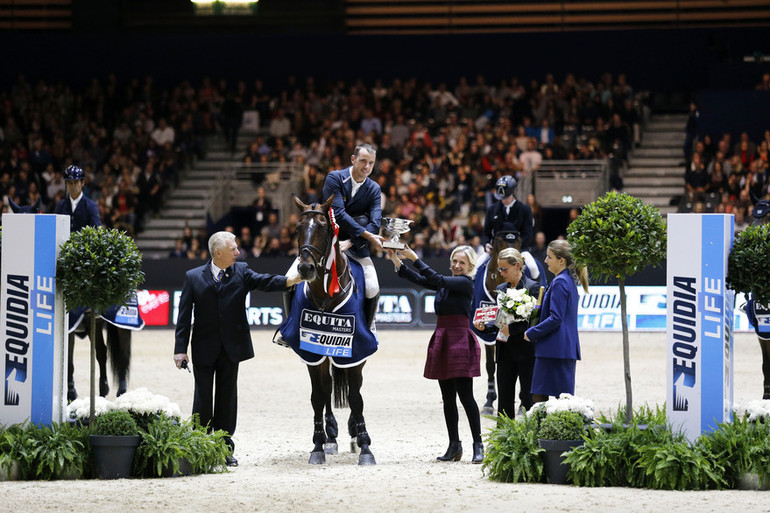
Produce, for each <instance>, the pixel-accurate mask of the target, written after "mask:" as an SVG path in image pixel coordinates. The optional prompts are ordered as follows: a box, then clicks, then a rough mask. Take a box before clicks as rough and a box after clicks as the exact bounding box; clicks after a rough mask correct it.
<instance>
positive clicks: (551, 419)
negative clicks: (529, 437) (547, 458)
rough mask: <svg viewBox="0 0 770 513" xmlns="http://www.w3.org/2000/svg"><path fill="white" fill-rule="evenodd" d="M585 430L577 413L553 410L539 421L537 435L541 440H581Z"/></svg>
mask: <svg viewBox="0 0 770 513" xmlns="http://www.w3.org/2000/svg"><path fill="white" fill-rule="evenodd" d="M585 432H586V429H585V424H583V418H582V417H581V416H580V415H579V414H578V413H575V412H572V411H555V412H553V413H549V414H548V415H546V417H545V418H544V419H543V420H542V422H540V428H539V429H538V432H537V437H538V438H541V439H543V440H581V439H582V438H583V435H584V434H585Z"/></svg>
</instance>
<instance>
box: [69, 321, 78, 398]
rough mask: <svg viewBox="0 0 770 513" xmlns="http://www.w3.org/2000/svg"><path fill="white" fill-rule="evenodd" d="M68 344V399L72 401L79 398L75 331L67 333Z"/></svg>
mask: <svg viewBox="0 0 770 513" xmlns="http://www.w3.org/2000/svg"><path fill="white" fill-rule="evenodd" d="M67 346H68V347H67V354H68V356H69V360H68V361H67V401H68V402H72V401H74V400H75V399H77V398H78V392H77V390H75V363H74V362H73V358H74V356H75V334H74V333H70V334H69V335H67Z"/></svg>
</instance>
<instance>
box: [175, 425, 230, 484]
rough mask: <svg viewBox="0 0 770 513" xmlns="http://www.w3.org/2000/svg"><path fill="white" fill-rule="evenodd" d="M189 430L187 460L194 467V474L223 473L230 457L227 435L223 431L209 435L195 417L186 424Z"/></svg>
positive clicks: (187, 435) (186, 448) (186, 445)
mask: <svg viewBox="0 0 770 513" xmlns="http://www.w3.org/2000/svg"><path fill="white" fill-rule="evenodd" d="M184 426H185V427H186V428H187V431H186V439H185V455H184V457H185V459H186V460H187V461H188V462H190V465H192V472H193V474H208V473H212V472H223V471H225V470H226V469H227V467H226V466H225V461H226V458H227V456H229V455H230V446H229V445H227V443H226V442H225V438H226V437H227V433H226V432H225V431H223V430H221V429H218V430H216V431H213V432H211V433H209V432H208V431H207V429H206V427H204V426H201V425H200V423H199V422H198V416H197V415H194V416H193V417H192V418H191V419H190V420H188V421H186V422H185V423H184Z"/></svg>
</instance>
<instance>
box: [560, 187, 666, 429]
mask: <svg viewBox="0 0 770 513" xmlns="http://www.w3.org/2000/svg"><path fill="white" fill-rule="evenodd" d="M567 240H568V241H569V243H570V245H571V246H572V255H573V256H574V258H575V259H576V260H578V261H581V262H584V263H585V264H586V265H587V266H588V268H589V270H590V271H591V274H592V275H594V276H599V277H600V278H602V279H603V280H604V282H605V283H606V282H607V280H608V279H609V278H611V277H612V278H616V279H617V281H618V287H619V288H620V322H621V326H622V330H623V374H624V377H625V388H626V423H627V424H631V420H632V414H633V411H634V408H633V397H632V394H631V362H630V355H629V346H628V318H627V308H626V289H625V286H626V279H627V278H628V277H629V276H631V275H633V274H635V273H637V272H639V271H640V270H642V269H643V268H645V267H647V266H650V265H656V264H658V263H659V262H660V261H661V260H663V258H664V257H665V256H666V225H665V222H664V221H663V217H662V216H661V215H660V211H659V210H658V209H656V208H655V207H653V206H651V205H647V204H645V203H644V202H643V201H642V200H640V199H638V198H633V197H631V196H629V195H628V194H625V193H617V192H615V191H612V192H608V193H607V194H605V195H604V196H602V197H600V198H599V199H597V200H596V201H594V202H593V203H590V204H588V205H586V206H585V207H584V208H583V211H582V212H581V213H580V215H578V217H577V219H575V220H574V221H573V222H572V223H571V224H570V225H569V227H568V228H567Z"/></svg>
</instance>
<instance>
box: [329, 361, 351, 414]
mask: <svg viewBox="0 0 770 513" xmlns="http://www.w3.org/2000/svg"><path fill="white" fill-rule="evenodd" d="M331 367H332V386H333V389H334V407H335V408H347V407H348V390H349V387H348V373H347V372H346V371H345V369H340V368H339V367H337V366H336V365H332V366H331Z"/></svg>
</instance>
